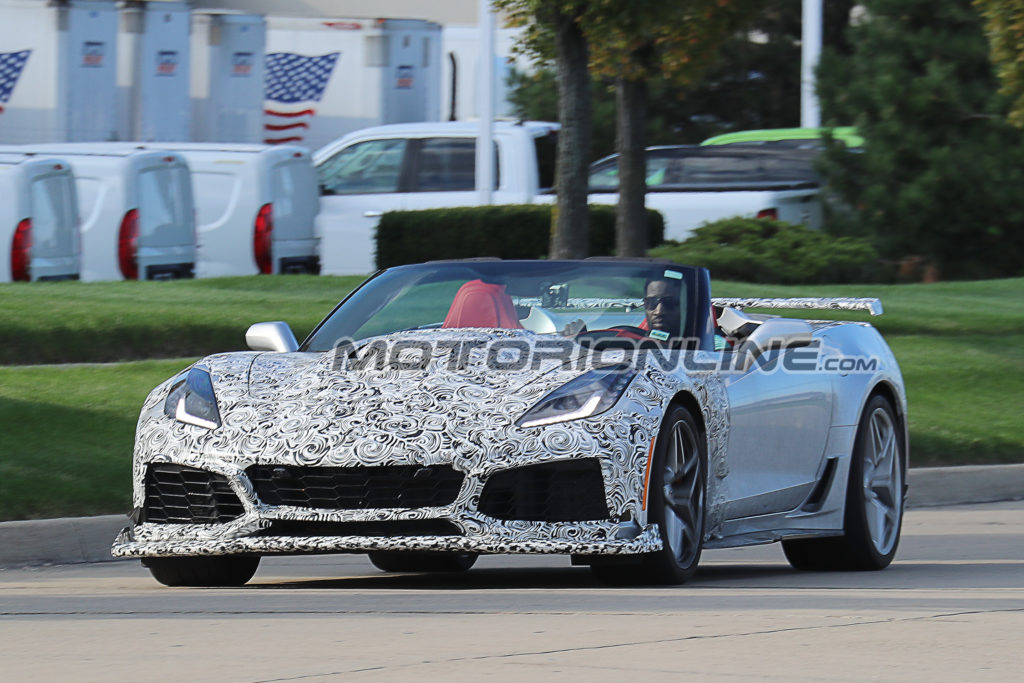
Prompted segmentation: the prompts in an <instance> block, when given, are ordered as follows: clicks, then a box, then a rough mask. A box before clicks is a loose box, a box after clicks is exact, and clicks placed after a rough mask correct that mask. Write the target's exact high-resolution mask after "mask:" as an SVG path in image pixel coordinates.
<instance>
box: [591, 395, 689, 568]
mask: <svg viewBox="0 0 1024 683" xmlns="http://www.w3.org/2000/svg"><path fill="white" fill-rule="evenodd" d="M650 466H651V481H650V488H649V494H648V507H647V509H648V518H649V520H650V521H651V522H654V523H656V524H657V525H658V530H659V532H660V534H661V543H662V548H661V550H659V551H657V552H654V553H650V554H648V555H644V556H642V557H641V558H640V563H639V564H634V565H628V564H627V565H624V564H611V563H609V564H601V563H600V562H595V563H594V564H592V565H591V569H592V570H593V571H594V573H595V574H596V575H597V577H598V578H599V579H601V580H602V581H606V582H609V583H620V584H621V583H660V584H674V583H682V582H684V581H686V580H687V579H689V578H690V577H691V576H693V575H694V573H695V572H696V571H697V564H698V563H699V562H700V555H701V551H702V550H703V547H704V525H705V517H706V513H707V501H706V499H705V498H706V495H707V447H706V444H705V441H704V437H703V435H702V434H701V431H700V428H699V427H698V426H697V422H696V420H694V418H693V416H692V415H691V414H690V412H689V411H688V410H687V409H686V408H683V407H682V406H673V407H672V408H671V409H670V410H669V411H668V414H667V415H666V416H665V421H664V423H663V425H662V428H661V432H660V433H659V434H658V441H657V443H656V444H655V448H654V461H653V462H652V463H651V465H650Z"/></svg>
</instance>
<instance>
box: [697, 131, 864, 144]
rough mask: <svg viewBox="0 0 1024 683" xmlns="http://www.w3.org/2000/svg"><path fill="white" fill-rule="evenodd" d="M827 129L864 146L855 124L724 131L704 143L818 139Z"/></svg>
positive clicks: (837, 136) (839, 137) (835, 135)
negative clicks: (830, 126)
mask: <svg viewBox="0 0 1024 683" xmlns="http://www.w3.org/2000/svg"><path fill="white" fill-rule="evenodd" d="M825 131H831V133H832V136H833V137H835V138H836V139H838V140H842V141H843V142H844V143H846V146H847V147H863V146H864V138H862V137H861V136H860V135H859V134H858V133H857V129H856V128H854V127H853V126H843V127H840V128H768V129H765V130H741V131H737V132H735V133H724V134H722V135H716V136H714V137H712V138H708V139H707V140H705V141H704V142H702V143H700V144H702V145H730V144H733V143H736V142H745V143H751V142H781V141H785V140H816V139H818V138H820V137H821V136H822V134H823V133H824V132H825Z"/></svg>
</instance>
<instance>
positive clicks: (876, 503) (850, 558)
mask: <svg viewBox="0 0 1024 683" xmlns="http://www.w3.org/2000/svg"><path fill="white" fill-rule="evenodd" d="M898 424H899V423H898V422H897V420H896V413H895V411H894V410H893V408H892V405H891V404H890V403H889V401H888V400H886V399H885V398H884V397H882V396H874V397H873V398H872V399H871V400H870V401H868V404H867V406H866V407H865V409H864V415H863V417H861V421H860V425H859V426H858V428H857V437H856V440H855V442H854V446H853V459H852V461H851V462H850V477H849V481H848V482H847V488H846V509H845V513H844V516H843V536H841V537H837V538H820V539H815V538H812V539H796V540H791V541H783V542H782V549H783V551H784V552H785V553H786V559H787V560H789V563H790V564H791V565H793V567H795V568H796V569H805V570H845V571H863V570H875V569H884V568H886V567H888V566H889V563H890V562H892V558H893V557H894V556H895V555H896V548H897V546H898V545H899V540H900V527H901V526H902V523H903V478H904V476H905V474H906V473H905V472H904V469H903V452H902V446H901V439H900V433H899V429H898Z"/></svg>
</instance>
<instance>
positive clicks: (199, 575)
mask: <svg viewBox="0 0 1024 683" xmlns="http://www.w3.org/2000/svg"><path fill="white" fill-rule="evenodd" d="M142 564H143V566H145V567H146V568H147V569H149V573H150V574H152V575H153V578H154V579H156V580H157V581H159V582H160V583H162V584H163V585H165V586H205V587H215V586H242V585H244V584H245V583H246V582H247V581H248V580H249V579H251V578H252V576H253V574H255V573H256V569H257V568H258V567H259V566H260V558H259V555H225V556H220V557H147V558H146V559H144V560H142Z"/></svg>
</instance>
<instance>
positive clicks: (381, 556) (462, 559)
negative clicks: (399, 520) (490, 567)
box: [369, 550, 477, 572]
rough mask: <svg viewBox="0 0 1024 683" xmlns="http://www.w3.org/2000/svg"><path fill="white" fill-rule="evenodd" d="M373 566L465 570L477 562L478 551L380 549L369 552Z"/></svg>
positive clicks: (398, 569)
mask: <svg viewBox="0 0 1024 683" xmlns="http://www.w3.org/2000/svg"><path fill="white" fill-rule="evenodd" d="M369 556H370V562H372V563H373V566H374V567H376V568H377V569H380V570H381V571H385V572H464V571H467V570H468V569H469V568H470V567H472V566H473V565H474V564H476V558H477V554H476V553H451V552H429V551H415V550H406V551H402V550H380V551H376V552H372V553H369Z"/></svg>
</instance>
